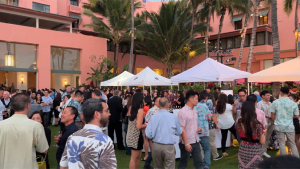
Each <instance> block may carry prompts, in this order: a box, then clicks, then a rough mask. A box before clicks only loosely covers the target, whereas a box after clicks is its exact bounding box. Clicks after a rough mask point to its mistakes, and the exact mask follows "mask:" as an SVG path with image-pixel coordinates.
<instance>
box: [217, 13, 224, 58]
mask: <svg viewBox="0 0 300 169" xmlns="http://www.w3.org/2000/svg"><path fill="white" fill-rule="evenodd" d="M225 13H226V8H222V10H221V18H220V25H219V32H218V40H217V61H219V49H220V35H221V32H222V27H223V21H224V16H225Z"/></svg>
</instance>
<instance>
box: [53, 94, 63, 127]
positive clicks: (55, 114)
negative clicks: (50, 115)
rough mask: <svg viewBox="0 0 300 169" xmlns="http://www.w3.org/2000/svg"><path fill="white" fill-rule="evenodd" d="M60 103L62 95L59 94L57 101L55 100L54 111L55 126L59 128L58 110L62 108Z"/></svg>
mask: <svg viewBox="0 0 300 169" xmlns="http://www.w3.org/2000/svg"><path fill="white" fill-rule="evenodd" d="M60 102H61V94H60V93H57V95H56V97H55V99H54V100H53V110H54V117H55V122H54V125H55V126H57V124H58V115H59V111H58V108H59V106H60Z"/></svg>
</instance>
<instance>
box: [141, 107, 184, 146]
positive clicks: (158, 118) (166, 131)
mask: <svg viewBox="0 0 300 169" xmlns="http://www.w3.org/2000/svg"><path fill="white" fill-rule="evenodd" d="M181 133H182V128H181V125H180V123H179V120H178V118H177V117H176V115H175V114H172V113H170V112H168V111H167V110H164V109H161V110H159V111H158V113H156V114H154V115H153V116H152V117H151V119H150V121H149V123H148V125H147V128H146V136H147V137H148V138H149V139H150V140H152V141H154V142H155V143H159V144H175V143H176V142H175V137H174V136H175V135H176V136H180V135H181Z"/></svg>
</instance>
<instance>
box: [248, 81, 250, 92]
mask: <svg viewBox="0 0 300 169" xmlns="http://www.w3.org/2000/svg"><path fill="white" fill-rule="evenodd" d="M249 92H250V91H249V83H248V95H249Z"/></svg>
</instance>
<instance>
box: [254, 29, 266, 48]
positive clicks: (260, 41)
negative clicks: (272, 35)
mask: <svg viewBox="0 0 300 169" xmlns="http://www.w3.org/2000/svg"><path fill="white" fill-rule="evenodd" d="M264 44H265V32H257V33H256V45H264Z"/></svg>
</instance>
